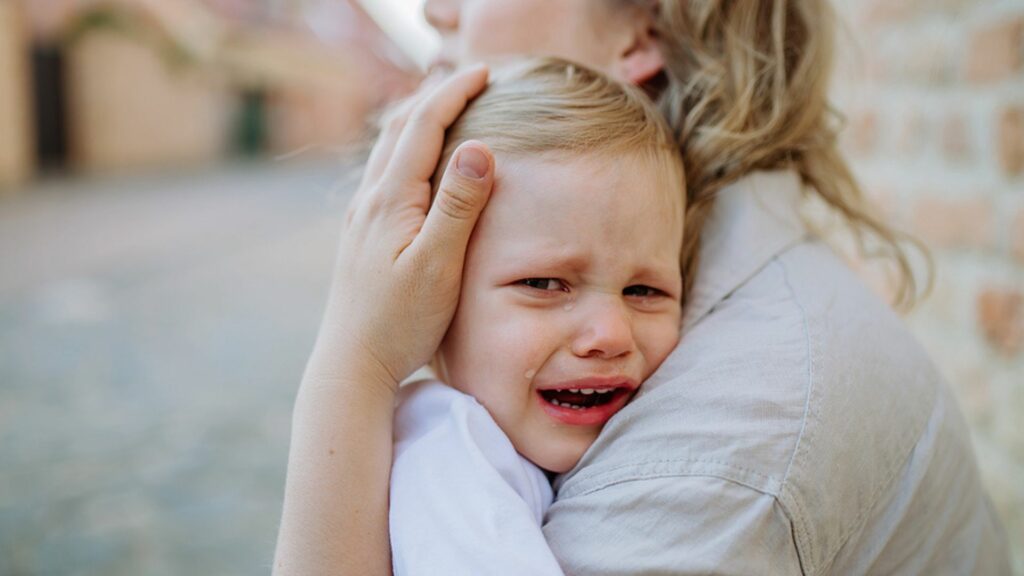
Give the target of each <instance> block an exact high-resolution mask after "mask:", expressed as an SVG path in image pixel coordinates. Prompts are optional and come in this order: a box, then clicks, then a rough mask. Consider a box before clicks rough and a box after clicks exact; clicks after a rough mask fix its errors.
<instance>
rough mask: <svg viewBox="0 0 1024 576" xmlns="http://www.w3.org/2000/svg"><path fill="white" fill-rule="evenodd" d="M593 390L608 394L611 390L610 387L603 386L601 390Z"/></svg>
mask: <svg viewBox="0 0 1024 576" xmlns="http://www.w3.org/2000/svg"><path fill="white" fill-rule="evenodd" d="M595 392H597V393H598V394H608V393H609V392H612V389H611V388H605V389H603V390H595Z"/></svg>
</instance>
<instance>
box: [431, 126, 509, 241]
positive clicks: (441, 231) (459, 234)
mask: <svg viewBox="0 0 1024 576" xmlns="http://www.w3.org/2000/svg"><path fill="white" fill-rule="evenodd" d="M493 184H494V157H493V156H492V155H491V152H490V150H488V149H487V146H486V145H485V144H483V143H482V142H478V141H475V140H470V141H468V142H464V143H463V144H462V145H461V146H459V148H458V149H457V150H456V151H455V154H452V160H451V161H450V162H449V163H448V167H447V168H446V169H445V171H444V175H443V176H442V177H441V185H440V186H438V189H437V195H436V196H435V197H434V204H433V206H432V207H431V209H430V211H429V212H428V213H427V219H426V221H425V222H424V223H423V228H422V229H421V230H420V233H419V235H418V237H417V238H416V241H415V244H419V245H420V246H419V247H418V248H419V249H421V250H428V251H435V250H436V251H440V252H441V254H438V255H437V256H436V257H443V256H442V254H443V255H452V256H454V255H456V254H458V256H459V257H460V258H461V257H462V256H464V255H465V253H466V245H467V244H468V243H469V236H470V234H472V232H473V227H474V226H476V221H477V218H479V217H480V212H482V211H483V209H484V206H485V205H486V204H487V199H488V198H490V195H491V186H492V185H493Z"/></svg>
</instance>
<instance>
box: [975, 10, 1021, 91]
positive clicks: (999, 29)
mask: <svg viewBox="0 0 1024 576" xmlns="http://www.w3.org/2000/svg"><path fill="white" fill-rule="evenodd" d="M1022 48H1024V16H1015V17H1013V18H1009V19H1004V20H1001V21H999V22H996V23H993V24H990V25H987V26H984V27H982V28H979V29H977V30H975V31H974V33H973V34H972V35H971V39H970V45H969V47H968V50H967V79H968V80H971V81H972V82H996V81H999V80H1005V79H1007V78H1009V77H1011V76H1013V75H1014V74H1016V73H1017V72H1019V71H1020V70H1021V67H1022V64H1024V61H1022V60H1024V58H1022V54H1021V52H1022Z"/></svg>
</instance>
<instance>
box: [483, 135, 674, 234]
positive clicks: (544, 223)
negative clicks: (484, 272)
mask: <svg viewBox="0 0 1024 576" xmlns="http://www.w3.org/2000/svg"><path fill="white" fill-rule="evenodd" d="M495 156H496V173H495V176H496V180H495V186H494V190H493V192H492V195H491V199H490V201H489V203H488V206H487V208H486V209H485V211H484V214H483V216H482V217H481V219H480V221H479V223H478V225H477V234H476V236H477V237H478V238H480V239H483V240H485V242H484V243H485V244H486V245H487V246H488V248H487V251H488V252H491V251H494V250H497V249H504V248H506V247H507V246H508V245H509V244H510V242H511V243H514V244H516V245H517V246H520V247H522V246H525V245H527V244H528V245H530V246H534V247H537V246H546V247H549V248H551V249H553V250H556V251H557V250H558V249H559V248H560V247H566V248H568V247H569V246H570V245H573V244H576V243H578V241H579V240H581V239H583V240H584V241H587V240H588V239H591V240H592V239H593V238H607V239H608V241H609V242H613V241H614V242H618V243H620V244H630V245H644V246H647V247H648V248H649V249H652V250H655V251H656V252H658V253H662V252H665V251H677V250H678V247H679V246H680V243H681V231H682V199H681V196H682V185H681V183H679V182H678V181H676V180H675V179H676V178H681V176H678V175H677V174H675V173H668V172H671V170H670V169H669V168H668V167H666V166H665V164H663V163H662V164H659V163H658V162H655V161H653V160H647V159H643V158H630V157H628V156H619V157H613V156H609V155H596V154H591V155H573V156H570V155H566V154H542V155H533V156H505V157H502V155H500V154H496V155H495ZM590 245H591V246H592V247H593V243H592V242H591V243H590ZM481 248H483V247H481Z"/></svg>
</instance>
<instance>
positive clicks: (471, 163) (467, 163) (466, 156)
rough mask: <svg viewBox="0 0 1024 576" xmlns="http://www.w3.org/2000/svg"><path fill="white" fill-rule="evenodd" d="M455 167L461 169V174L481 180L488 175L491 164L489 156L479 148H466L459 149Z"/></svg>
mask: <svg viewBox="0 0 1024 576" xmlns="http://www.w3.org/2000/svg"><path fill="white" fill-rule="evenodd" d="M455 167H456V168H457V169H458V170H459V174H462V175H463V176H465V177H467V178H472V179H474V180H479V179H481V178H483V177H484V176H486V175H487V171H488V170H489V169H490V168H491V164H490V162H488V161H487V156H486V155H485V154H484V153H483V152H481V151H480V150H478V149H477V148H465V149H463V150H461V151H459V158H458V159H457V160H456V161H455Z"/></svg>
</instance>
